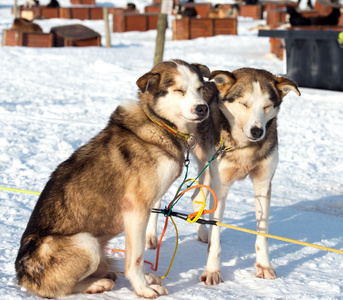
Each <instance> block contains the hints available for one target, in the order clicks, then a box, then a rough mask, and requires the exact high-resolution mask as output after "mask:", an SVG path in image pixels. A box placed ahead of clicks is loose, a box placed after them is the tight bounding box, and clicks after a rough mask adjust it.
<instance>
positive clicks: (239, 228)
mask: <svg viewBox="0 0 343 300" xmlns="http://www.w3.org/2000/svg"><path fill="white" fill-rule="evenodd" d="M216 225H217V226H221V227H226V228H230V229H234V230H239V231H243V232H247V233H251V234H256V235H261V236H265V237H267V238H271V239H276V240H280V241H285V242H288V243H293V244H298V245H301V246H307V247H312V248H317V249H320V250H325V251H330V252H335V253H340V254H343V250H337V249H333V248H328V247H324V246H320V245H316V244H310V243H306V242H302V241H297V240H293V239H289V238H284V237H281V236H277V235H272V234H268V233H264V232H259V231H255V230H250V229H245V228H242V227H238V226H234V225H229V224H224V223H219V222H217V223H216Z"/></svg>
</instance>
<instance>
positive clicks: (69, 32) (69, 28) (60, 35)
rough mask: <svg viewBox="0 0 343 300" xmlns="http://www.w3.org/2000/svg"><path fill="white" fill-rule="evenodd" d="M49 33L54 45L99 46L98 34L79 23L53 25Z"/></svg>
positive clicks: (99, 37)
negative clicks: (52, 35) (51, 34)
mask: <svg viewBox="0 0 343 300" xmlns="http://www.w3.org/2000/svg"><path fill="white" fill-rule="evenodd" d="M51 33H53V34H54V36H55V39H54V40H55V41H54V43H55V46H56V47H71V46H77V47H85V46H101V36H100V34H99V33H97V32H96V31H94V30H92V29H90V28H88V27H86V26H83V25H80V24H76V25H66V26H58V27H53V28H51Z"/></svg>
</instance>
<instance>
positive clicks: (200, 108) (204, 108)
mask: <svg viewBox="0 0 343 300" xmlns="http://www.w3.org/2000/svg"><path fill="white" fill-rule="evenodd" d="M195 112H196V113H197V114H198V115H199V116H205V115H206V114H207V112H208V106H207V105H206V104H201V105H197V106H196V107H195Z"/></svg>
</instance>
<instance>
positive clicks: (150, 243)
mask: <svg viewBox="0 0 343 300" xmlns="http://www.w3.org/2000/svg"><path fill="white" fill-rule="evenodd" d="M145 248H147V249H150V250H154V249H156V248H157V236H156V235H153V234H147V236H146V237H145Z"/></svg>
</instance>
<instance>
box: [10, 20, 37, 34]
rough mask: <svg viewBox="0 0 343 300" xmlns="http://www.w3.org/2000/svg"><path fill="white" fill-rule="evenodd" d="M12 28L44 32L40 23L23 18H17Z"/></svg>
mask: <svg viewBox="0 0 343 300" xmlns="http://www.w3.org/2000/svg"><path fill="white" fill-rule="evenodd" d="M11 30H17V31H22V32H43V30H42V28H41V27H40V26H39V25H38V24H35V23H33V22H32V21H29V20H26V19H23V18H15V19H14V21H13V25H12V27H11Z"/></svg>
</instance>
